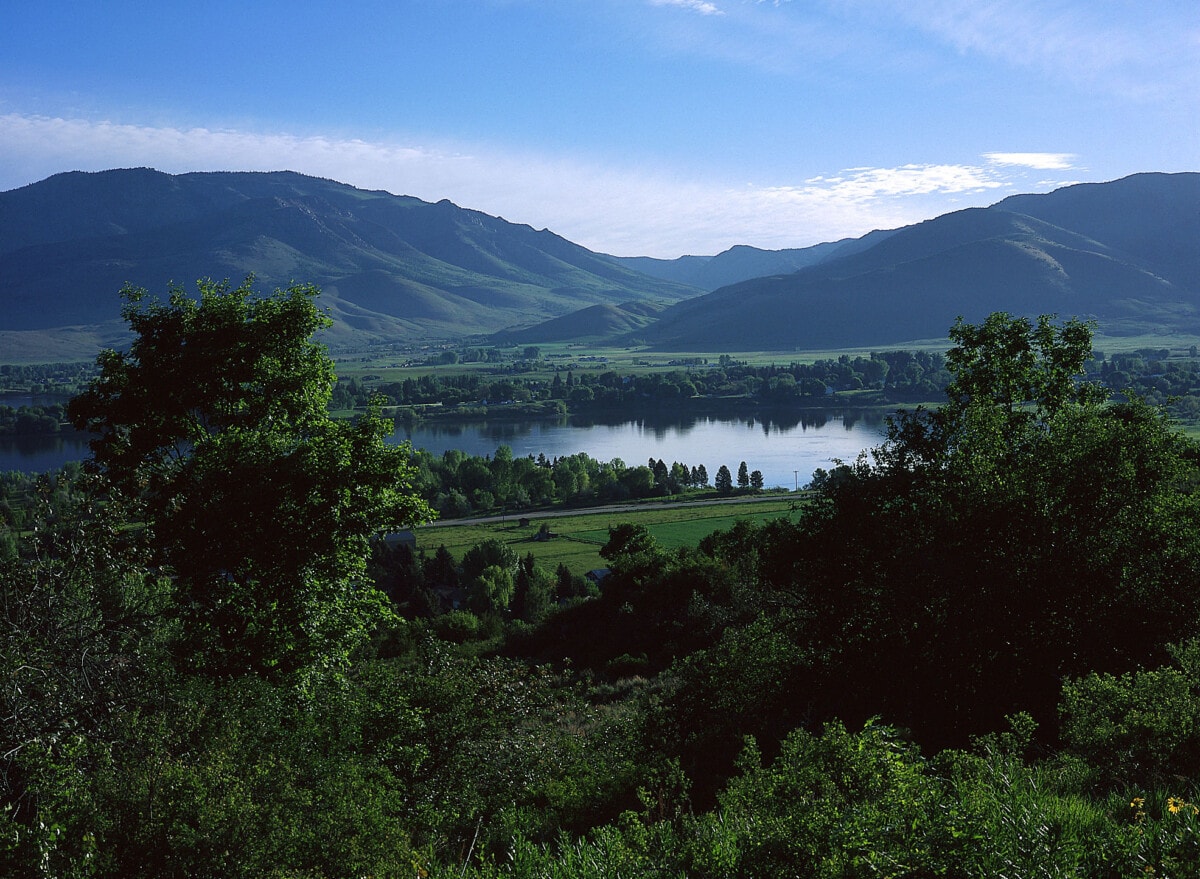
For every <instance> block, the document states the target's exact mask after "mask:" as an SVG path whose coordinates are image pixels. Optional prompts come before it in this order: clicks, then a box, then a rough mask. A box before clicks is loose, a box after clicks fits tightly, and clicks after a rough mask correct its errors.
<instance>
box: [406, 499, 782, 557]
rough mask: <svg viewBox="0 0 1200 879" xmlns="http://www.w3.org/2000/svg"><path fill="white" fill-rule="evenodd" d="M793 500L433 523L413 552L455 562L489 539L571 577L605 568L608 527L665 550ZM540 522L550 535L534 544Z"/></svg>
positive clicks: (775, 512) (772, 515) (776, 511)
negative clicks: (627, 529) (638, 532)
mask: <svg viewBox="0 0 1200 879" xmlns="http://www.w3.org/2000/svg"><path fill="white" fill-rule="evenodd" d="M795 506H796V500H795V499H794V498H788V499H782V498H781V499H770V500H764V501H761V502H758V503H753V504H719V503H717V504H700V503H692V504H678V505H674V506H668V507H657V508H654V509H646V510H626V511H617V512H614V511H601V512H591V513H589V512H586V511H584V512H580V513H579V514H578V515H568V516H556V517H541V518H539V517H538V516H537V515H536V514H533V515H530V516H529V517H528V519H527V520H526V521H527V522H528V524H527V525H522V524H521V519H520V518H519V517H517V516H512V517H506V518H504V519H497V520H493V521H489V522H484V523H480V524H469V525H439V526H434V527H431V526H426V527H423V528H417V529H415V534H416V538H417V549H418V550H424V551H425V553H426V554H427V555H431V554H432V553H434V552H436V551H437V548H438V546H440V545H443V544H444V545H445V546H446V549H448V550H449V551H450V553H451V554H452V555H453V556H454V557H455V558H456V559H461V558H462V555H463V553H464V552H466V551H467V550H468V549H470V548H471V547H472V546H474V545H475V544H477V543H479V542H481V541H483V540H487V539H488V538H493V539H496V540H500V541H502V542H504V543H506V544H509V545H510V546H511V547H512V548H513V550H515V551H516V552H517V553H518V554H519V555H522V556H524V555H526V554H527V553H533V557H534V558H535V559H536V560H537V563H538V564H539V565H540V566H541V567H543V568H546V569H548V570H554V569H555V568H557V567H558V565H560V564H565V565H566V566H567V567H568V568H569V569H570V570H571V572H572V573H575V574H582V573H585V572H587V571H590V570H593V569H595V568H603V567H606V566H607V562H606V561H605V560H604V559H603V558H601V557H600V549H601V547H603V546H604V544H605V543H606V542H607V541H608V529H609V528H610V527H613V526H616V525H619V524H622V523H631V524H635V525H643V526H645V527H646V529H647V530H648V531H649V532H650V534H651V535H652V536H653V537H654V539H655V540H657V541H658V542H659V544H660V545H661V546H662V547H663V548H665V549H675V548H677V547H680V546H695V545H696V544H697V543H698V542H699V541H700V539H701V538H703V537H706V536H708V535H709V534H712V533H713V532H714V531H719V530H723V529H726V528H729V527H730V526H732V525H733V523H734V522H737V521H738V520H747V521H753V522H765V521H768V520H771V519H778V518H780V517H782V516H789V515H792V514H793V513H794V510H795ZM543 522H545V523H546V525H547V527H549V529H550V531H551V533H553V534H554V535H555V536H554V537H552V538H550V539H549V540H544V541H538V540H534V539H533V538H534V536H535V535H536V534H537V533H538V530H539V529H540V528H541V525H542V523H543Z"/></svg>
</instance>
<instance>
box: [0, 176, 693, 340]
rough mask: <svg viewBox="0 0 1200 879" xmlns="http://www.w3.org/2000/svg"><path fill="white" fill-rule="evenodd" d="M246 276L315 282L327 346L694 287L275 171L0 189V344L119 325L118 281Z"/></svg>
mask: <svg viewBox="0 0 1200 879" xmlns="http://www.w3.org/2000/svg"><path fill="white" fill-rule="evenodd" d="M251 273H253V274H254V275H255V277H256V279H257V281H258V285H259V287H260V288H265V289H268V290H269V289H272V288H274V287H279V286H286V285H287V284H288V283H290V282H291V281H293V280H297V281H304V282H309V283H313V284H316V285H317V286H319V287H320V288H321V290H322V296H321V304H322V305H323V306H324V307H325V308H327V309H328V310H329V312H330V314H331V316H332V318H333V320H334V326H333V328H332V330H331V331H330V332H329V333H328V334H327V341H328V342H330V343H331V344H333V345H339V344H344V345H351V344H362V343H364V342H370V341H378V340H392V339H405V340H414V339H421V338H445V337H460V336H465V335H470V334H478V333H491V332H495V331H497V330H500V329H503V328H505V327H508V326H511V325H528V324H530V323H534V322H537V321H540V320H545V319H548V318H551V317H554V316H557V315H561V314H564V313H567V312H569V311H572V310H575V309H578V308H579V307H580V306H586V305H599V304H616V303H622V302H643V301H646V302H656V303H669V302H673V301H677V300H680V299H683V298H686V297H689V296H693V295H695V294H696V293H698V292H700V291H699V290H698V289H697V288H694V287H690V286H685V285H682V284H679V283H676V282H674V281H669V280H663V279H661V278H655V277H652V276H650V275H647V274H643V273H641V272H638V271H635V270H633V269H630V268H629V267H627V266H625V265H622V264H621V263H620V261H615V260H613V259H611V258H609V257H606V256H603V255H601V254H596V253H593V252H591V251H590V250H587V249H586V248H584V247H580V246H579V245H577V244H573V243H572V242H570V241H567V240H566V239H565V238H562V237H560V236H558V235H555V234H553V233H552V232H549V231H546V230H542V231H536V230H534V229H533V228H531V227H529V226H525V225H519V224H515V223H509V222H507V221H505V220H503V219H500V218H497V217H492V216H489V215H487V214H484V213H480V212H479V211H472V210H467V209H464V208H460V207H458V206H456V205H454V204H451V203H450V202H449V201H441V202H438V203H436V204H431V203H429V202H425V201H421V200H420V199H416V198H411V197H403V196H395V195H391V194H389V193H386V192H369V191H364V190H361V189H356V188H354V187H351V186H347V185H345V184H342V183H337V182H334V181H331V180H323V179H319V178H314V177H307V176H304V175H300V174H295V173H291V172H272V173H243V172H228V173H226V172H218V173H195V174H180V175H170V174H164V173H161V172H158V171H154V170H150V169H146V168H139V169H126V170H113V171H104V172H99V173H81V172H69V173H64V174H58V175H55V176H53V177H50V178H48V179H46V180H43V181H41V182H39V183H35V184H32V185H30V186H26V187H23V188H21V189H16V190H11V191H9V192H4V193H0V278H3V279H4V292H3V295H2V298H0V332H3V333H4V336H3V337H0V341H3V342H4V343H5V345H6V346H11V347H13V348H15V347H17V346H20V347H22V348H29V347H37V346H38V345H42V344H44V345H47V346H48V347H50V348H51V349H52V350H57V348H54V346H55V345H57V344H61V340H62V339H63V338H64V336H67V337H70V335H71V334H72V333H73V334H74V337H75V338H77V339H78V340H79V341H80V343H81V344H84V345H86V344H88V342H89V340H90V339H91V338H92V337H93V336H104V335H105V334H106V333H111V332H113V331H117V332H119V330H120V323H119V312H120V307H121V301H120V298H119V296H118V291H119V290H120V289H121V287H122V286H124V285H125V284H126V283H127V282H128V283H132V284H134V285H136V286H140V287H145V288H147V289H148V290H150V291H151V292H152V293H164V292H165V291H166V289H167V286H168V284H170V283H171V282H178V283H180V284H182V285H183V286H184V287H185V288H189V289H194V288H193V286H192V285H193V282H194V281H195V280H196V279H198V278H213V279H221V278H229V279H231V280H233V281H234V282H238V281H240V280H242V278H244V277H245V276H246V275H248V274H251ZM64 328H71V329H69V330H67V329H64ZM95 328H99V330H98V331H97V330H96V329H95ZM89 331H91V332H89ZM93 353H94V352H93ZM43 359H46V358H43Z"/></svg>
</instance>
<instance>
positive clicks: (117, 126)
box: [0, 0, 1200, 257]
mask: <svg viewBox="0 0 1200 879" xmlns="http://www.w3.org/2000/svg"><path fill="white" fill-rule="evenodd" d="M0 9H2V10H3V13H4V15H3V20H4V25H3V28H0V190H8V189H13V188H15V187H18V186H23V185H25V184H28V183H31V182H34V181H36V180H40V179H42V178H44V177H47V176H49V175H50V174H53V173H56V172H59V171H65V170H101V169H104V168H113V167H131V166H142V165H146V166H151V167H155V168H159V169H160V170H163V171H169V172H172V173H178V172H183V171H193V170H277V169H284V168H286V169H291V170H296V171H301V172H304V173H309V174H315V175H319V176H323V177H330V178H333V179H336V180H340V181H343V182H345V183H350V184H353V185H355V186H359V187H362V188H367V189H384V190H387V191H389V192H393V193H396V194H405V195H415V196H418V197H420V198H423V199H427V200H430V201H437V200H439V199H442V198H449V199H450V200H451V201H454V202H455V203H457V204H460V205H462V206H464V207H470V208H475V209H478V210H482V211H486V212H487V213H490V214H495V215H498V216H503V217H505V218H506V219H508V220H512V221H514V222H520V223H528V224H529V225H532V226H534V227H536V228H539V229H540V228H547V227H548V228H550V229H552V230H553V231H555V232H558V233H559V234H562V235H564V236H566V237H567V238H570V239H571V240H573V241H576V242H578V243H580V244H583V245H585V246H587V247H590V248H592V249H595V250H600V251H604V252H608V253H616V254H620V255H625V256H632V255H651V256H661V257H674V256H679V255H681V254H684V253H693V254H707V253H717V252H719V251H721V250H723V249H725V248H727V247H730V246H732V245H734V244H752V245H755V246H759V247H767V248H780V247H801V246H806V245H810V244H815V243H818V242H821V241H829V240H836V239H838V238H842V237H847V236H857V235H861V234H864V233H866V232H868V231H870V230H871V229H875V228H892V227H895V226H899V225H904V224H907V223H912V222H916V221H919V220H922V219H926V218H928V217H932V216H936V215H938V214H942V213H945V212H947V211H951V210H956V209H959V208H962V207H968V206H974V205H986V204H991V203H993V202H995V201H998V200H999V199H1001V198H1003V197H1004V196H1006V195H1010V194H1012V193H1015V192H1041V191H1047V190H1049V189H1053V188H1055V187H1057V186H1060V185H1063V184H1066V183H1072V182H1079V181H1101V180H1111V179H1115V178H1117V177H1122V176H1124V175H1126V174H1131V173H1136V172H1139V171H1195V170H1200V4H1197V3H1196V0H1154V2H1151V3H1146V2H1123V0H1079V2H1076V0H989V2H987V3H983V2H979V0H970V2H957V0H853V2H852V0H383V2H352V0H348V2H342V3H338V4H333V3H318V2H305V0H290V2H286V3H285V2H269V0H263V2H255V0H241V2H224V0H210V2H206V3H204V4H192V3H181V2H171V0H163V2H158V3H150V2H115V0H114V2H92V3H83V2H77V3H63V2H54V0H40V2H38V3H32V2H29V3H27V2H24V0H3V2H2V3H0Z"/></svg>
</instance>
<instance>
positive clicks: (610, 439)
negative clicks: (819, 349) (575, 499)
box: [393, 410, 885, 488]
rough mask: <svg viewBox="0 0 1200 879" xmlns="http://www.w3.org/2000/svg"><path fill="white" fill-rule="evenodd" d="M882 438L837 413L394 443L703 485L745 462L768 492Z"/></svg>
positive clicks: (503, 429)
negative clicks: (668, 475) (703, 474)
mask: <svg viewBox="0 0 1200 879" xmlns="http://www.w3.org/2000/svg"><path fill="white" fill-rule="evenodd" d="M884 430H885V424H884V415H883V414H882V413H879V412H870V413H863V412H850V411H841V410H839V411H836V412H806V413H804V415H803V416H800V415H793V416H790V417H783V418H780V417H772V418H757V417H756V418H736V419H730V418H727V417H726V418H717V417H707V416H699V417H686V416H685V417H672V418H639V419H627V420H615V419H614V420H613V421H611V422H603V421H594V420H586V419H582V418H568V419H565V420H564V421H562V422H552V421H495V420H489V421H480V422H472V423H468V424H446V423H440V424H439V423H432V422H431V423H426V424H418V425H416V426H415V427H412V428H406V427H403V426H398V427H397V428H396V432H395V433H394V434H393V438H394V439H395V440H396V441H401V440H406V439H407V440H409V441H411V442H412V444H413V446H414V447H416V448H424V449H428V450H429V451H430V452H433V453H434V454H438V455H440V454H441V453H442V452H444V451H446V450H447V449H462V450H463V451H465V452H467V453H468V454H471V455H491V454H494V453H495V451H496V448H497V447H498V446H500V445H507V446H511V447H512V450H513V454H514V455H516V456H518V457H524V456H525V455H534V456H537V455H539V454H544V455H545V456H546V457H547V458H554V457H561V456H563V455H573V454H575V453H577V452H586V453H587V454H588V455H590V456H591V457H593V458H595V459H597V460H599V461H611V460H612V459H613V458H620V459H621V460H622V461H624V462H625V464H626V465H629V466H634V465H637V464H645V463H646V462H647V461H648V460H649V459H650V458H656V459H657V458H661V459H664V460H666V462H667V464H668V465H670V464H671V463H672V462H674V461H679V462H680V463H682V464H686V465H687V466H688V467H695V466H698V465H700V464H703V465H704V467H705V469H706V470H708V477H709V480H710V481H711V480H712V479H714V478H715V477H716V475H717V468H719V467H720V466H721V465H722V464H724V465H725V466H726V467H728V468H729V472H730V473H731V474H733V477H734V479H736V478H737V471H738V465H739V464H740V463H741V462H742V461H745V462H746V466H747V468H748V469H750V470H761V471H762V473H763V480H764V483H765V484H766V485H767V486H768V487H772V486H784V487H786V488H794V487H795V486H796V485H797V484H799V485H801V486H803V485H804V484H805V483H807V482H808V481H809V479H810V478H811V476H812V473H813V470H815V469H816V468H817V467H824V468H826V469H828V468H829V466H830V464H831V463H832V462H833V460H834V459H835V458H837V459H841V460H853V459H854V458H855V457H856V456H857V455H858V453H859V452H861V451H862V450H863V449H866V448H869V447H871V446H875V445H878V444H879V442H880V440H881V439H882V438H883V433H884Z"/></svg>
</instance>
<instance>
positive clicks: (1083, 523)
mask: <svg viewBox="0 0 1200 879" xmlns="http://www.w3.org/2000/svg"><path fill="white" fill-rule="evenodd" d="M956 337H957V338H959V339H960V340H962V342H963V346H964V347H963V349H962V350H959V349H956V350H955V351H952V352H951V353H950V355H948V361H949V363H950V365H951V368H952V369H953V370H955V381H954V383H952V386H951V391H950V396H951V403H950V405H948V406H947V407H945V408H944V409H943V410H940V411H938V412H934V413H928V412H917V413H915V414H911V415H907V416H901V417H898V418H897V419H896V420H895V421H894V423H893V425H892V429H891V432H890V434H889V438H888V441H887V442H886V443H885V444H884V445H883V446H882V447H881V448H879V449H877V450H876V451H875V452H874V454H873V461H872V460H869V459H867V458H866V457H864V458H863V459H860V461H858V462H856V464H854V465H853V466H851V467H849V468H847V469H845V470H839V471H838V473H837V478H836V479H835V478H830V479H827V480H825V481H823V483H822V488H823V491H822V498H821V500H820V501H819V502H818V503H816V504H814V505H812V506H811V507H810V508H808V509H807V510H806V512H805V514H804V516H803V518H802V520H801V523H800V524H799V525H798V526H797V527H795V528H793V529H791V530H790V532H789V531H788V530H787V529H782V528H781V529H777V530H776V531H775V533H774V539H773V540H772V542H771V543H770V544H769V545H765V546H763V547H762V549H761V550H760V551H761V553H762V557H763V559H764V561H763V565H762V571H763V574H764V576H765V578H766V580H767V581H768V582H770V583H771V584H773V585H774V586H775V587H776V588H778V589H781V590H785V591H787V592H789V593H790V594H791V595H792V597H793V602H794V606H795V608H796V610H797V619H799V620H801V621H802V624H801V626H800V628H799V630H798V631H797V633H796V637H798V638H799V639H800V640H802V641H803V642H805V643H809V644H812V645H813V646H814V648H815V649H816V650H817V651H818V652H819V653H821V654H822V656H823V662H822V665H825V664H828V667H830V668H836V669H837V673H836V678H835V677H830V678H829V679H828V680H827V681H822V680H817V681H814V682H813V683H814V684H816V686H815V687H814V689H813V691H812V695H813V697H814V701H815V702H817V703H818V704H819V705H820V706H821V707H820V708H818V711H819V713H820V714H822V715H824V714H826V712H828V713H831V714H834V715H839V716H843V717H846V718H850V719H852V718H857V719H859V720H861V719H863V718H865V717H867V716H870V715H871V714H873V713H880V712H882V713H883V715H884V716H885V717H887V718H888V719H889V720H892V721H894V722H898V723H903V724H905V725H906V726H910V727H911V728H913V729H915V730H918V732H919V735H920V736H921V737H922V741H924V742H926V743H927V744H930V745H935V746H936V745H942V746H944V745H947V744H963V743H965V741H966V739H967V738H968V737H969V736H970V735H971V734H977V733H980V732H984V731H987V730H989V729H993V728H995V727H996V725H997V724H998V723H1000V722H1001V720H1002V718H1003V717H1004V715H1006V714H1011V713H1013V712H1016V711H1019V710H1029V711H1031V712H1032V713H1034V715H1035V716H1036V717H1037V718H1038V719H1039V721H1040V722H1042V723H1043V724H1048V728H1052V727H1053V720H1054V708H1055V705H1056V703H1057V701H1058V687H1059V681H1060V680H1061V679H1062V676H1064V675H1078V674H1084V673H1086V672H1087V671H1090V670H1096V671H1115V670H1119V669H1123V668H1129V667H1131V666H1132V665H1134V664H1136V663H1138V662H1144V661H1147V660H1151V661H1153V660H1155V659H1157V658H1160V657H1161V655H1162V645H1163V644H1164V643H1166V642H1168V641H1170V640H1178V639H1181V638H1184V637H1187V636H1188V635H1189V634H1190V633H1191V632H1194V631H1195V628H1196V626H1197V620H1198V618H1200V596H1198V595H1197V594H1196V592H1195V590H1194V589H1191V588H1190V587H1189V586H1188V584H1190V583H1194V582H1196V581H1197V578H1200V544H1197V540H1200V497H1198V496H1197V495H1196V494H1195V493H1194V492H1193V490H1192V486H1193V485H1194V484H1195V480H1196V479H1197V477H1198V476H1200V473H1198V472H1197V468H1196V461H1197V458H1198V456H1197V454H1196V451H1195V449H1194V448H1193V447H1192V445H1191V443H1189V442H1187V441H1186V440H1184V439H1183V438H1182V437H1180V436H1179V434H1178V433H1177V432H1176V431H1175V430H1174V429H1173V428H1172V426H1171V425H1170V423H1169V422H1168V421H1167V420H1166V418H1165V417H1164V416H1163V415H1162V414H1161V413H1160V412H1158V411H1156V410H1153V409H1152V408H1150V407H1148V406H1146V405H1145V404H1143V403H1140V402H1139V401H1136V400H1134V401H1130V402H1127V403H1121V404H1115V405H1103V404H1102V403H1101V402H1100V400H1101V397H1102V394H1100V393H1099V392H1097V391H1096V390H1095V389H1094V388H1089V387H1086V386H1079V387H1076V386H1075V385H1074V384H1073V383H1072V381H1071V378H1070V374H1069V373H1070V371H1071V370H1072V369H1075V368H1077V367H1078V366H1079V364H1080V363H1081V362H1082V359H1083V358H1084V357H1085V356H1086V353H1087V352H1088V351H1089V350H1090V344H1089V340H1088V337H1087V333H1086V328H1085V327H1082V326H1081V325H1078V324H1073V323H1072V324H1067V325H1066V326H1065V327H1064V328H1063V329H1062V330H1061V331H1059V330H1055V329H1053V328H1052V327H1051V326H1050V325H1049V324H1048V323H1047V322H1046V321H1044V320H1043V321H1039V322H1038V324H1037V326H1033V325H1031V324H1030V323H1029V322H1027V321H1022V320H1019V319H1012V318H1008V317H1007V316H1004V315H1000V316H993V318H991V319H989V321H988V323H987V324H985V326H984V327H982V328H969V327H965V326H963V325H959V326H958V327H957V328H956ZM885 668H886V673H885Z"/></svg>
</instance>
